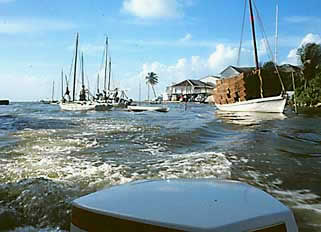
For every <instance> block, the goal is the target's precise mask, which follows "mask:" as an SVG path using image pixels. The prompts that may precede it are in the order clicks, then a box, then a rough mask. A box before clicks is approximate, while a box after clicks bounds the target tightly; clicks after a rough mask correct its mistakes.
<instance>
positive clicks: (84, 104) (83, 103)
mask: <svg viewBox="0 0 321 232" xmlns="http://www.w3.org/2000/svg"><path fill="white" fill-rule="evenodd" d="M78 43H79V34H78V33H77V36H76V49H75V58H74V73H73V96H72V100H71V98H70V96H69V94H70V92H69V89H68V85H67V89H66V94H65V95H67V96H68V98H69V101H67V100H66V99H65V98H64V96H63V99H62V101H61V102H60V104H59V105H60V108H61V109H62V110H67V111H88V110H97V111H102V110H109V109H110V108H111V106H110V105H108V104H107V103H99V102H94V101H91V100H90V99H89V96H88V92H89V91H88V90H86V89H85V84H84V61H83V55H82V56H81V67H82V73H81V76H82V85H81V91H80V94H79V100H76V97H75V95H76V77H77V60H78Z"/></svg>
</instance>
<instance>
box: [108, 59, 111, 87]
mask: <svg viewBox="0 0 321 232" xmlns="http://www.w3.org/2000/svg"><path fill="white" fill-rule="evenodd" d="M108 69H109V74H108V91H109V90H110V75H111V57H109V68H108Z"/></svg>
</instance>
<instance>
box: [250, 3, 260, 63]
mask: <svg viewBox="0 0 321 232" xmlns="http://www.w3.org/2000/svg"><path fill="white" fill-rule="evenodd" d="M249 5H250V19H251V20H250V21H251V26H252V37H253V47H254V60H255V66H256V69H259V68H260V67H259V59H258V55H257V46H256V38H255V26H254V16H253V8H252V0H249Z"/></svg>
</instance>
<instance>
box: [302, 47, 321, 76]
mask: <svg viewBox="0 0 321 232" xmlns="http://www.w3.org/2000/svg"><path fill="white" fill-rule="evenodd" d="M297 55H298V56H299V59H300V62H301V64H302V65H303V74H304V79H305V80H307V81H310V80H312V79H313V78H314V77H315V76H316V74H317V73H319V72H320V71H321V45H320V44H315V43H308V44H305V45H302V47H301V48H299V49H298V50H297Z"/></svg>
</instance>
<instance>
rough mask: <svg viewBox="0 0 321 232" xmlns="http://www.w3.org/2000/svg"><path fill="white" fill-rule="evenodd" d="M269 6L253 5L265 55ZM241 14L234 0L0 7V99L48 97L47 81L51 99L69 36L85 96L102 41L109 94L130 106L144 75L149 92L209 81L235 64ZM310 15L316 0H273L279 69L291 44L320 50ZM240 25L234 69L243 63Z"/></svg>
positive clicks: (316, 20) (245, 53)
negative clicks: (112, 90) (80, 55)
mask: <svg viewBox="0 0 321 232" xmlns="http://www.w3.org/2000/svg"><path fill="white" fill-rule="evenodd" d="M276 2H277V1H276V0H270V1H266V0H256V6H257V8H258V9H259V13H260V17H261V19H262V21H263V24H264V29H265V32H266V34H267V37H268V39H269V44H270V46H271V48H272V49H274V33H275V6H276ZM243 8H244V1H243V0H230V1H226V0H108V1H106V0H104V1H103V0H97V1H94V0H93V1H76V0H69V1H65V0H64V1H63V0H55V1H52V0H41V1H39V0H28V1H26V0H0V12H1V13H0V67H1V69H0V99H1V98H9V99H11V100H13V101H20V100H23V101H37V100H40V99H43V98H49V97H50V96H51V88H52V87H51V86H52V82H53V81H55V82H56V97H57V98H58V97H60V92H61V90H60V72H61V69H62V68H63V69H64V70H65V71H66V73H68V74H69V70H70V65H71V62H72V57H73V49H74V43H75V35H76V32H79V34H80V47H81V50H82V51H83V52H84V60H85V72H86V76H87V78H88V82H89V87H90V89H91V90H92V91H94V87H95V85H96V76H97V73H98V72H101V68H102V67H101V63H102V55H103V49H104V40H105V36H106V35H108V36H109V42H110V46H109V51H110V56H111V57H112V63H113V66H112V86H113V87H121V88H124V89H126V90H127V91H128V95H129V97H131V98H134V99H137V97H138V86H139V82H141V83H142V86H144V85H143V83H144V76H145V75H146V73H147V72H151V71H153V72H156V73H157V74H158V76H159V84H158V85H157V86H156V90H157V92H158V93H161V92H164V90H165V87H166V86H168V85H170V84H171V83H174V82H178V81H181V80H183V79H187V78H189V79H199V78H201V77H203V76H206V75H215V74H218V73H219V72H220V71H222V69H224V67H226V66H227V65H236V60H237V53H238V46H239V41H240V34H241V25H242V16H243ZM320 10H321V1H320V0H307V1H304V2H303V1H300V2H299V1H293V0H279V43H278V48H279V49H278V54H279V55H278V62H279V63H292V64H296V62H297V59H296V56H295V51H296V49H297V48H298V47H299V46H300V45H302V44H304V43H307V42H317V43H320V42H321V38H320V31H321V16H320V14H319V12H320ZM247 13H248V12H247ZM246 17H247V18H246V19H247V20H246V25H245V31H244V42H243V49H242V54H241V65H243V66H248V65H253V56H252V53H253V51H252V48H251V37H250V36H251V34H250V33H251V31H250V26H249V22H248V18H249V17H248V14H247V16H246ZM256 21H257V20H256ZM257 35H258V44H259V54H260V61H261V62H265V61H267V60H269V59H270V58H269V55H268V54H269V52H268V49H266V46H265V45H264V44H265V43H264V41H263V40H262V39H263V38H262V36H261V32H260V29H259V27H258V26H257ZM143 95H144V96H145V95H146V88H143Z"/></svg>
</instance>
